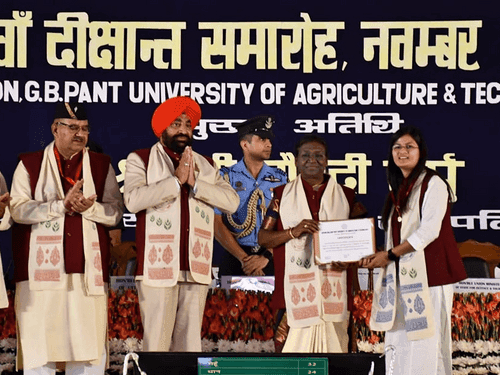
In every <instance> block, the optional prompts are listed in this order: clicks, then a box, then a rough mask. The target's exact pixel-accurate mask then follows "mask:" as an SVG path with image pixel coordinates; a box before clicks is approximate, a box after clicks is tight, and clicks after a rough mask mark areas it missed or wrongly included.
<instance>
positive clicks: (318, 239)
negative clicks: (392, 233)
mask: <svg viewBox="0 0 500 375" xmlns="http://www.w3.org/2000/svg"><path fill="white" fill-rule="evenodd" d="M313 246H314V259H315V261H316V264H327V263H331V262H357V261H358V260H361V259H362V258H364V257H366V256H369V255H372V254H374V253H375V249H376V244H375V221H374V219H373V218H366V219H352V220H334V221H320V223H319V232H316V233H314V235H313Z"/></svg>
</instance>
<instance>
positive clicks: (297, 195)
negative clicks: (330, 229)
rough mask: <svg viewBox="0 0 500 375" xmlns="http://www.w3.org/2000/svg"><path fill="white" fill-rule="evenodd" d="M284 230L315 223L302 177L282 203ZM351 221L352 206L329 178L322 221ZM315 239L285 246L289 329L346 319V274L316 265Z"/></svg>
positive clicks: (303, 238) (293, 241)
mask: <svg viewBox="0 0 500 375" xmlns="http://www.w3.org/2000/svg"><path fill="white" fill-rule="evenodd" d="M280 218H281V222H282V223H283V228H290V227H294V226H296V225H298V224H299V223H300V222H301V221H302V220H303V219H312V216H311V211H310V209H309V204H308V203H307V198H306V195H305V191H304V187H303V185H302V177H301V176H300V175H299V176H298V177H297V178H296V179H295V180H293V181H291V182H290V183H288V184H287V185H286V187H285V189H284V191H283V197H282V199H281V203H280ZM348 218H349V202H348V201H347V198H346V196H345V194H344V191H343V190H342V187H341V186H340V185H339V184H337V182H336V181H335V180H334V179H333V178H330V179H329V180H328V184H327V186H326V189H325V191H324V193H323V196H322V198H321V204H320V211H319V219H320V220H345V219H348ZM312 241H313V239H312V236H311V235H303V236H301V237H299V238H295V239H291V240H290V241H288V242H287V243H286V245H285V251H286V253H285V280H284V285H285V302H286V309H287V318H288V324H289V326H290V327H294V328H298V327H308V326H311V325H314V324H318V323H319V322H320V321H321V320H324V321H333V322H339V321H343V320H345V319H347V290H346V289H347V285H346V284H347V283H346V271H343V272H337V271H333V270H332V269H329V268H328V267H327V266H321V268H320V267H319V266H317V265H316V264H315V263H314V250H313V246H312Z"/></svg>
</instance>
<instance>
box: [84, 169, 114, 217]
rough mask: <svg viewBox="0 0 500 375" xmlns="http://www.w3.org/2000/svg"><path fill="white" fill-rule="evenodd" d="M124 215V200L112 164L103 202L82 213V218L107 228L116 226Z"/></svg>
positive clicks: (95, 203) (107, 177) (96, 203)
mask: <svg viewBox="0 0 500 375" xmlns="http://www.w3.org/2000/svg"><path fill="white" fill-rule="evenodd" d="M122 215H123V198H122V195H121V193H120V188H119V186H118V182H117V181H116V175H115V171H114V169H113V167H112V166H111V164H110V165H109V169H108V174H107V176H106V181H105V185H104V193H103V197H102V202H97V201H96V202H94V204H93V205H92V207H90V208H89V209H88V210H86V211H84V212H82V216H83V217H84V218H86V219H88V220H90V221H94V222H96V223H100V224H103V225H106V226H110V227H112V226H115V225H116V224H118V223H119V221H120V220H121V218H122Z"/></svg>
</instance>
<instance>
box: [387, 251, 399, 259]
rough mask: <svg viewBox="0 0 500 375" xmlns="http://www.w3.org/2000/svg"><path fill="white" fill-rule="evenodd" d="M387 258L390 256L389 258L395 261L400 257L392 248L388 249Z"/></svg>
mask: <svg viewBox="0 0 500 375" xmlns="http://www.w3.org/2000/svg"><path fill="white" fill-rule="evenodd" d="M387 258H389V260H392V261H393V262H395V261H396V260H398V259H399V257H398V256H397V255H396V254H394V253H393V252H392V249H390V250H389V251H387Z"/></svg>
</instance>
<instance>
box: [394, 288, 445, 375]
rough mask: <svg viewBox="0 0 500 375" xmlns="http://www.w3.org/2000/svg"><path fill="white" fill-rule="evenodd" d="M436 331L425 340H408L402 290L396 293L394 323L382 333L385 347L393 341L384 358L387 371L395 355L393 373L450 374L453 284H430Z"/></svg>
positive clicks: (415, 374) (419, 374) (413, 374)
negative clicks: (431, 285)
mask: <svg viewBox="0 0 500 375" xmlns="http://www.w3.org/2000/svg"><path fill="white" fill-rule="evenodd" d="M429 291H430V294H431V301H432V307H433V309H434V314H433V317H434V324H435V327H436V333H435V334H434V336H432V337H430V338H428V339H424V340H413V341H408V339H407V337H406V330H405V321H404V314H403V305H402V303H401V294H398V303H397V307H396V317H395V320H394V326H393V327H392V329H391V330H390V331H387V332H386V335H385V347H386V348H387V347H388V346H389V345H393V346H394V348H395V352H392V351H389V352H388V354H387V356H386V360H385V367H386V374H390V364H391V361H392V360H393V358H394V372H393V374H394V375H396V374H397V375H405V374H408V375H451V373H452V361H451V360H452V358H451V354H452V348H451V310H452V307H453V285H443V286H434V287H430V288H429Z"/></svg>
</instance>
